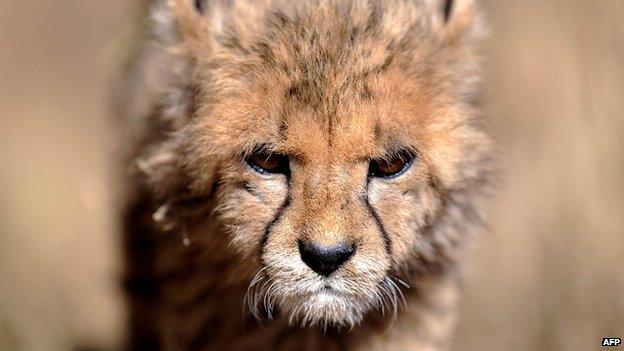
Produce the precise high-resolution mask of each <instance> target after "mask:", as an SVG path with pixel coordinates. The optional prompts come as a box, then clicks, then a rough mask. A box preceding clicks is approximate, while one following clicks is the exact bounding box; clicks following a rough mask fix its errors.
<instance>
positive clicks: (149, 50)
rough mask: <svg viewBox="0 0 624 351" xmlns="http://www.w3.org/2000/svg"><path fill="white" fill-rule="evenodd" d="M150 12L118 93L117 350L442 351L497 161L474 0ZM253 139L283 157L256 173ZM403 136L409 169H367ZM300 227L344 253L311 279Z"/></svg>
mask: <svg viewBox="0 0 624 351" xmlns="http://www.w3.org/2000/svg"><path fill="white" fill-rule="evenodd" d="M144 13H145V15H143V16H138V18H139V20H136V19H135V21H136V22H137V23H142V26H139V27H138V28H140V29H139V30H137V31H135V36H134V38H135V39H134V40H133V41H129V42H130V43H131V44H130V45H129V46H130V49H131V50H130V55H128V56H129V59H128V60H127V62H126V63H125V65H124V66H123V68H122V70H121V71H120V73H121V74H120V75H119V77H120V79H119V80H118V82H119V83H118V84H117V85H116V89H115V90H114V94H115V95H114V96H115V100H114V101H115V111H116V113H117V115H118V116H120V117H121V118H120V121H121V122H122V123H124V124H123V125H124V128H123V130H124V132H125V135H126V136H127V142H126V143H125V145H128V147H127V148H126V149H125V150H124V154H125V156H124V163H125V165H126V168H127V169H128V171H127V172H126V174H127V176H126V177H125V179H126V180H125V188H124V194H125V195H124V204H125V205H124V208H123V211H122V217H123V222H122V227H123V230H124V236H123V237H124V245H125V251H124V252H125V259H126V271H125V280H124V281H125V288H126V291H127V296H128V302H129V303H128V306H129V332H128V336H129V338H128V339H129V340H128V348H129V349H149V350H157V349H163V350H442V349H444V348H445V346H446V345H447V342H448V340H449V337H450V335H451V331H452V325H453V320H454V318H455V315H454V310H455V305H456V302H457V298H458V281H459V274H458V267H460V265H459V263H460V262H461V260H462V252H463V251H464V250H462V248H463V247H464V246H465V243H466V242H467V241H468V240H469V237H470V233H472V232H474V231H475V229H479V228H480V227H481V226H482V224H483V221H484V210H483V207H484V206H483V203H484V200H485V198H486V196H487V193H488V189H489V188H490V183H491V178H492V174H493V167H494V162H493V157H492V146H491V142H490V140H489V138H488V137H487V136H486V134H485V133H484V132H483V131H482V129H481V127H480V124H479V122H478V121H479V118H478V116H479V111H478V106H477V105H476V101H477V99H476V98H477V97H478V89H477V86H476V82H478V77H479V71H478V56H477V54H476V52H475V43H476V41H477V40H478V39H479V37H480V36H481V33H482V28H481V21H480V18H479V16H478V12H477V11H476V8H475V5H474V4H473V3H472V1H470V0H457V1H442V0H420V1H419V0H386V1H381V0H341V1H338V0H307V1H287V0H256V1H252V0H214V1H191V0H170V1H169V2H161V1H156V0H154V1H151V2H150V1H148V2H147V5H146V9H144ZM148 14H149V15H148ZM137 33H138V34H137ZM259 148H261V149H267V150H271V151H274V152H278V153H280V154H283V155H287V156H288V158H289V165H290V166H289V167H290V168H289V171H288V172H287V173H284V174H272V175H266V174H264V175H263V174H260V173H258V172H256V171H254V170H253V169H252V168H251V167H250V166H249V165H248V164H246V162H245V159H246V157H247V156H249V155H250V154H251V153H253V152H254V151H255V150H258V149H259ZM402 150H403V151H405V150H406V152H409V153H411V154H412V155H414V163H413V165H412V166H411V168H409V169H408V170H407V171H406V172H405V173H404V174H402V175H400V176H399V177H397V178H395V179H381V178H377V177H374V176H371V175H370V174H369V172H368V168H369V162H370V160H371V159H383V158H388V157H391V156H392V155H393V154H396V153H398V152H402ZM300 240H310V241H314V242H317V243H321V244H324V245H331V244H335V243H338V242H349V243H351V244H352V245H354V247H356V251H355V254H354V255H353V257H352V258H351V259H350V260H349V261H347V262H346V263H345V264H344V265H343V266H342V267H340V268H339V269H338V270H337V271H335V272H334V273H332V274H331V275H330V276H329V277H323V276H321V275H319V274H316V273H315V272H313V271H312V270H311V269H310V268H308V267H307V266H306V265H305V264H304V263H303V261H302V259H301V257H300V253H299V249H298V246H297V245H298V244H297V243H298V241H300Z"/></svg>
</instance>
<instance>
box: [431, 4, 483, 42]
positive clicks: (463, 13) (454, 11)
mask: <svg viewBox="0 0 624 351" xmlns="http://www.w3.org/2000/svg"><path fill="white" fill-rule="evenodd" d="M426 2H427V3H429V4H430V6H431V9H432V13H433V14H434V15H433V19H432V25H433V27H434V29H435V31H436V32H437V33H438V34H439V35H440V38H441V39H442V40H443V41H444V42H447V43H448V44H454V43H457V42H459V41H461V40H462V39H463V38H465V37H466V36H468V37H474V36H475V34H478V33H479V32H480V28H479V27H480V19H479V13H478V11H477V5H476V3H475V2H476V0H426Z"/></svg>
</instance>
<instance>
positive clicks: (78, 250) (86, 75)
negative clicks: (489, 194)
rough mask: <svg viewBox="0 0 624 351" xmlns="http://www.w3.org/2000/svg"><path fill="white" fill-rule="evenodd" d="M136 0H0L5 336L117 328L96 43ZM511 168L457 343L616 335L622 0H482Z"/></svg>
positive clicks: (550, 343)
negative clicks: (491, 29) (487, 17)
mask: <svg viewBox="0 0 624 351" xmlns="http://www.w3.org/2000/svg"><path fill="white" fill-rule="evenodd" d="M129 1H130V0H107V1H97V2H96V1H88V2H86V1H79V0H64V1H47V0H34V1H20V2H18V1H3V2H1V3H0V48H2V50H1V51H0V350H67V349H70V348H71V347H72V345H74V344H75V342H76V341H78V342H82V343H97V344H102V345H109V346H111V345H114V342H115V340H116V336H117V335H119V325H120V320H121V318H122V317H121V316H122V313H121V310H120V305H119V300H118V296H117V291H116V287H115V279H116V272H117V270H118V268H119V266H118V260H117V251H116V245H115V244H116V238H115V234H114V225H113V224H112V221H111V218H110V214H111V210H110V208H111V206H110V199H111V194H110V193H111V190H110V189H111V186H110V182H109V181H108V179H109V177H108V175H109V173H110V171H109V169H108V168H107V167H108V165H109V161H110V160H109V156H108V152H107V150H110V149H111V148H112V147H113V146H114V142H115V141H114V139H112V138H111V137H110V133H109V132H107V130H110V125H109V122H107V119H106V110H105V100H104V96H105V79H106V76H105V74H104V71H105V70H104V69H103V66H104V65H103V64H102V61H103V58H104V57H106V54H105V52H106V50H105V48H106V47H107V45H108V44H109V43H110V39H111V38H112V37H113V36H114V34H115V32H116V31H117V30H118V28H117V27H118V26H119V24H120V23H121V18H122V16H123V14H124V13H125V12H127V7H128V5H129ZM484 5H485V8H486V9H487V10H488V13H489V17H490V20H491V23H492V28H493V31H492V35H491V37H490V39H489V40H488V41H487V43H486V45H485V49H486V50H485V52H486V57H487V65H486V81H485V87H486V90H487V94H486V96H485V99H484V102H485V106H486V110H487V118H488V120H489V123H490V127H491V130H492V132H493V134H494V135H495V136H496V138H497V139H498V140H499V142H500V144H501V145H502V146H503V148H504V150H505V151H504V154H505V160H506V179H505V181H504V183H503V184H502V186H501V189H500V192H499V194H498V199H497V200H496V203H495V206H494V215H493V225H492V230H491V232H490V233H488V234H485V235H484V236H483V237H481V238H480V240H479V245H478V246H477V249H476V253H475V258H474V260H473V261H474V263H473V264H472V266H471V268H470V273H471V274H470V276H469V278H468V279H467V280H466V295H465V298H464V300H463V305H462V309H463V314H462V317H461V318H460V322H459V330H458V335H457V337H456V340H455V342H454V349H455V350H475V351H476V350H511V351H515V350H518V351H519V350H566V351H569V350H599V349H601V347H600V346H599V345H600V338H602V337H605V336H620V337H623V336H624V95H623V92H624V2H623V1H621V0H601V1H589V0H525V1H513V0H488V1H486V2H485V4H484Z"/></svg>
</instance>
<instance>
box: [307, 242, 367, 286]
mask: <svg viewBox="0 0 624 351" xmlns="http://www.w3.org/2000/svg"><path fill="white" fill-rule="evenodd" d="M354 252H355V247H354V246H353V245H350V244H347V243H344V242H343V243H340V244H338V245H334V246H322V245H319V244H315V243H310V242H303V241H301V240H299V253H300V254H301V260H303V262H304V263H305V264H307V265H308V267H310V268H312V270H313V271H315V272H316V273H318V274H320V275H323V276H326V277H327V276H329V275H330V274H332V272H334V271H335V270H337V269H338V268H340V266H342V265H343V264H344V263H345V262H347V261H348V260H349V258H351V256H353V253H354Z"/></svg>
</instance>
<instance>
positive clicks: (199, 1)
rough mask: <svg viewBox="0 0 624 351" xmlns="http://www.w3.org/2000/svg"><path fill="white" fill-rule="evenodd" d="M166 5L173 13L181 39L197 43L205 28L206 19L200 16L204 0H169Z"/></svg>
mask: <svg viewBox="0 0 624 351" xmlns="http://www.w3.org/2000/svg"><path fill="white" fill-rule="evenodd" d="M168 6H169V8H170V10H171V12H172V13H173V15H174V20H175V23H176V27H177V29H178V30H179V31H180V34H181V36H182V39H183V40H184V41H185V42H187V43H189V44H198V43H199V42H200V41H201V39H202V37H203V34H204V33H206V30H207V28H206V27H207V25H206V21H205V20H204V17H203V16H202V14H203V11H204V7H205V1H203V0H169V1H168Z"/></svg>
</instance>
